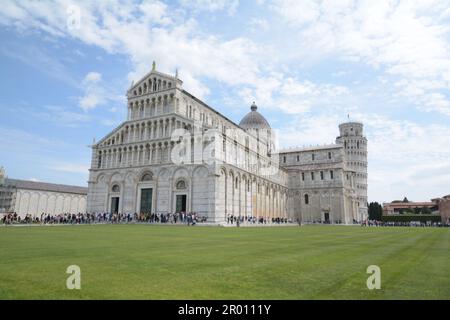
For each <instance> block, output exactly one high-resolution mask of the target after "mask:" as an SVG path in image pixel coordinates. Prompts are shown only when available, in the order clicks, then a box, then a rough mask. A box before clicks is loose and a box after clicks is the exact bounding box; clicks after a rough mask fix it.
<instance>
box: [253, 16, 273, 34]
mask: <svg viewBox="0 0 450 320" xmlns="http://www.w3.org/2000/svg"><path fill="white" fill-rule="evenodd" d="M248 26H249V27H250V29H252V30H262V31H267V30H269V29H270V24H269V22H268V21H267V20H266V19H262V18H251V19H250V20H249V22H248Z"/></svg>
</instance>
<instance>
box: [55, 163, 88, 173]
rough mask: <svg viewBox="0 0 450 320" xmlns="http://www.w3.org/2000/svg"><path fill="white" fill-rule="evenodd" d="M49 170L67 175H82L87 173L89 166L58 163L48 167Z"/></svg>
mask: <svg viewBox="0 0 450 320" xmlns="http://www.w3.org/2000/svg"><path fill="white" fill-rule="evenodd" d="M48 168H49V169H51V170H55V171H62V172H68V173H82V174H87V173H88V172H89V166H88V165H86V164H78V163H60V164H55V165H52V166H49V167H48Z"/></svg>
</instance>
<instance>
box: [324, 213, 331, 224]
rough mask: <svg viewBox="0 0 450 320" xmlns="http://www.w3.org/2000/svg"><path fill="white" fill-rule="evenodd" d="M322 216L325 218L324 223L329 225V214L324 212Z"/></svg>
mask: <svg viewBox="0 0 450 320" xmlns="http://www.w3.org/2000/svg"><path fill="white" fill-rule="evenodd" d="M324 216H325V223H330V213H329V212H325V214H324Z"/></svg>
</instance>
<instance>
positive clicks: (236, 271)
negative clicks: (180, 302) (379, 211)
mask: <svg viewBox="0 0 450 320" xmlns="http://www.w3.org/2000/svg"><path fill="white" fill-rule="evenodd" d="M72 264H75V265H78V266H80V268H81V290H68V289H66V278H67V277H68V276H69V275H68V274H66V268H67V266H69V265H72ZM373 264H374V265H378V266H380V268H381V290H368V289H367V287H366V279H367V277H368V276H369V275H368V274H366V268H367V266H369V265H373ZM449 266H450V229H448V228H362V227H344V226H306V227H301V228H299V227H273V228H218V227H183V226H151V225H97V226H55V227H1V228H0V299H79V298H81V299H450V269H449Z"/></svg>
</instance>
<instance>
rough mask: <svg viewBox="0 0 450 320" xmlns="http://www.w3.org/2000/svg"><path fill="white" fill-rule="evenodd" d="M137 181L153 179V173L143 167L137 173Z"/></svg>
mask: <svg viewBox="0 0 450 320" xmlns="http://www.w3.org/2000/svg"><path fill="white" fill-rule="evenodd" d="M138 177H139V181H141V182H142V181H151V180H153V179H154V174H153V172H152V171H151V170H148V169H143V170H141V171H140V172H139V174H138Z"/></svg>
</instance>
